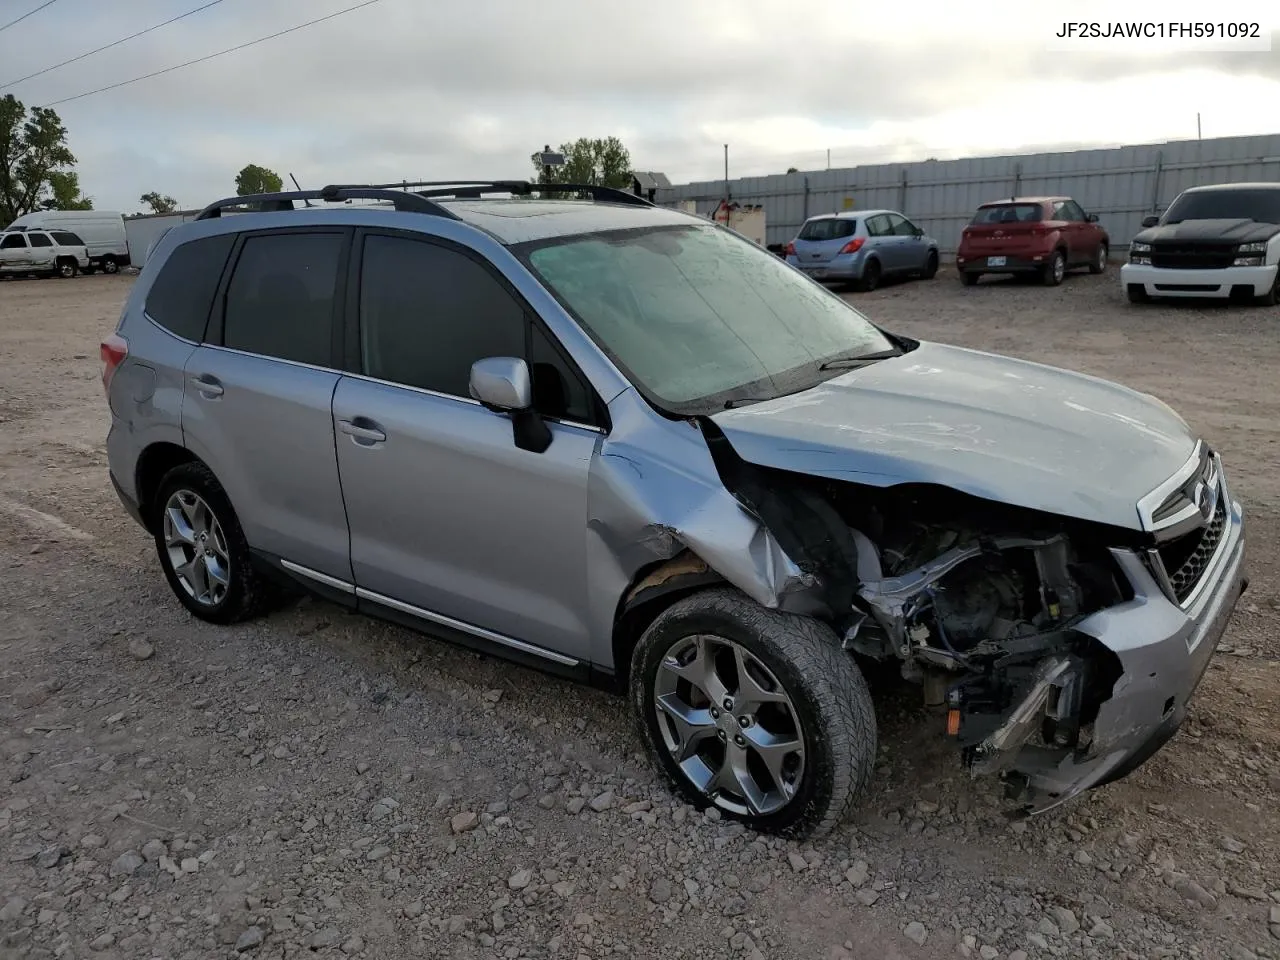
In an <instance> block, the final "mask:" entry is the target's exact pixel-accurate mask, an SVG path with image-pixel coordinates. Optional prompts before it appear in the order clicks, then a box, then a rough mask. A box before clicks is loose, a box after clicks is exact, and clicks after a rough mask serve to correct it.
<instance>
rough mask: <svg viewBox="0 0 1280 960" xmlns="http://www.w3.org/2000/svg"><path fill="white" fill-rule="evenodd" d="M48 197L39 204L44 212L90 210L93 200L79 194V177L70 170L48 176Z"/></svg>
mask: <svg viewBox="0 0 1280 960" xmlns="http://www.w3.org/2000/svg"><path fill="white" fill-rule="evenodd" d="M49 193H50V196H49V197H48V198H47V199H45V200H44V201H42V202H41V206H43V207H44V208H45V209H46V210H92V209H93V198H92V197H86V196H82V195H81V193H80V175H79V174H78V173H75V172H74V171H72V170H63V171H57V172H55V173H51V174H49Z"/></svg>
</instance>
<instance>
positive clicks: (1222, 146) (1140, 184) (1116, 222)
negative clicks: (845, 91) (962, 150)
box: [657, 134, 1280, 253]
mask: <svg viewBox="0 0 1280 960" xmlns="http://www.w3.org/2000/svg"><path fill="white" fill-rule="evenodd" d="M1240 181H1280V134H1270V135H1267V136H1256V137H1222V138H1219V139H1215V140H1181V141H1174V142H1170V143H1164V144H1140V145H1134V146H1126V147H1117V148H1114V149H1104V150H1075V151H1070V152H1061V153H1036V154H1027V155H1025V156H1006V157H971V158H966V159H962V160H923V161H918V162H915V163H905V164H903V163H893V164H877V165H874V166H861V167H843V168H839V169H834V170H811V171H801V172H799V173H790V174H775V175H773V176H767V177H743V178H740V179H737V180H730V181H729V196H730V198H731V199H732V200H735V201H737V202H740V203H751V204H756V203H758V204H763V206H764V208H765V217H766V231H767V239H768V242H769V243H771V244H773V243H786V242H787V241H788V240H791V239H793V238H794V237H795V235H796V232H797V231H798V230H799V229H800V225H801V224H802V223H804V221H805V218H806V217H811V216H814V215H815V214H819V213H836V212H838V211H840V210H845V209H854V210H870V209H873V208H881V207H888V208H889V209H893V210H900V211H901V212H902V213H904V214H905V215H906V216H908V217H910V218H911V219H912V220H914V221H915V222H916V223H918V224H919V225H920V226H921V227H923V228H924V230H925V232H927V233H929V234H930V235H932V236H934V237H936V238H937V239H938V242H939V244H940V245H941V247H942V250H943V252H944V253H954V252H955V250H956V247H957V246H958V245H959V243H960V231H961V230H962V229H963V228H964V225H965V224H966V223H968V222H969V220H970V219H971V218H972V216H973V211H974V208H976V207H977V206H978V204H980V203H985V202H987V201H989V200H999V199H1001V198H1003V197H1010V196H1014V195H1019V196H1035V195H1037V194H1057V195H1064V196H1069V197H1074V198H1075V199H1076V200H1077V201H1078V202H1079V203H1080V205H1081V206H1083V207H1084V208H1085V210H1087V211H1089V212H1090V213H1096V214H1098V217H1099V220H1100V221H1101V223H1102V225H1103V226H1104V227H1106V229H1107V232H1108V233H1109V234H1110V235H1111V241H1112V246H1113V248H1114V249H1123V248H1125V247H1127V246H1128V244H1129V239H1130V238H1131V237H1132V236H1133V235H1134V234H1135V233H1137V232H1138V230H1139V229H1140V228H1141V223H1142V218H1143V217H1144V216H1147V215H1148V214H1151V213H1158V212H1160V211H1161V210H1163V209H1164V208H1165V207H1167V206H1168V205H1169V203H1170V202H1172V200H1173V198H1174V197H1176V196H1177V195H1178V193H1179V192H1180V191H1182V190H1185V189H1186V188H1187V187H1192V186H1197V185H1201V184H1207V183H1231V182H1240ZM724 187H725V184H724V181H723V180H706V181H701V182H698V183H686V184H679V185H676V186H673V187H670V188H668V189H661V190H659V191H658V193H657V200H658V202H659V203H664V204H667V203H673V202H675V201H677V200H694V201H696V203H697V208H698V212H699V213H700V214H704V215H706V216H710V215H711V213H712V212H713V211H714V210H715V208H716V205H717V204H718V203H719V202H720V201H721V200H722V199H724Z"/></svg>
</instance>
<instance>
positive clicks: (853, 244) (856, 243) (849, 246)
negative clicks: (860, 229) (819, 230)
mask: <svg viewBox="0 0 1280 960" xmlns="http://www.w3.org/2000/svg"><path fill="white" fill-rule="evenodd" d="M866 240H867V238H866V237H854V238H853V239H852V240H850V241H849V242H848V243H846V244H845V245H844V246H843V247H841V248H840V252H841V253H857V252H858V251H859V250H861V249H862V245H863V244H864V243H865V242H866Z"/></svg>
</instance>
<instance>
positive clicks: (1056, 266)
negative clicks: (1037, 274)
mask: <svg viewBox="0 0 1280 960" xmlns="http://www.w3.org/2000/svg"><path fill="white" fill-rule="evenodd" d="M1066 275H1067V261H1066V259H1065V258H1064V257H1063V256H1062V254H1060V253H1058V254H1055V255H1054V257H1053V282H1054V283H1061V282H1062V279H1063V277H1065V276H1066Z"/></svg>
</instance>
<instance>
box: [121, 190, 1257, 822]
mask: <svg viewBox="0 0 1280 960" xmlns="http://www.w3.org/2000/svg"><path fill="white" fill-rule="evenodd" d="M408 188H409V189H391V188H388V187H330V188H326V189H325V190H323V191H311V192H298V193H291V194H273V195H267V196H260V197H249V198H231V199H228V200H226V201H221V202H219V203H217V204H214V205H212V206H211V207H209V208H208V209H207V210H205V211H204V212H203V213H202V214H201V215H200V216H199V217H198V218H197V219H196V220H195V221H193V222H191V223H187V224H183V225H181V226H178V227H175V228H174V229H173V230H171V231H170V232H169V233H167V234H166V235H165V236H164V237H163V239H162V240H161V241H160V242H159V243H158V244H157V246H156V248H155V250H154V252H153V254H152V255H151V257H150V259H149V260H148V261H147V263H146V265H145V267H144V268H143V270H142V272H141V275H140V276H139V278H138V280H137V282H136V283H135V284H134V287H133V290H132V292H131V294H130V296H129V299H128V302H127V304H126V305H125V308H124V311H123V314H122V316H121V318H120V322H119V325H118V328H117V330H116V331H115V332H114V333H113V334H111V335H110V336H108V337H107V338H106V339H105V340H104V341H103V344H102V359H103V382H104V385H105V388H106V393H107V397H108V400H109V404H110V408H111V431H110V435H109V437H108V448H109V454H110V474H111V479H112V481H113V483H114V484H115V487H116V490H117V492H118V493H119V496H120V499H121V501H122V502H123V503H124V505H125V506H126V508H127V509H128V510H129V511H130V513H131V514H132V515H133V516H134V517H135V518H136V519H137V520H138V521H139V522H140V523H141V524H142V526H143V527H144V528H145V529H146V530H147V531H148V532H149V534H150V535H151V536H152V537H153V538H154V541H155V545H156V550H157V553H158V556H159V562H160V566H161V569H162V570H163V572H164V575H165V577H166V578H167V579H168V581H169V584H170V586H171V587H172V589H173V592H174V594H175V595H176V597H177V598H178V600H179V601H180V602H181V603H182V604H183V605H184V606H185V607H186V608H187V609H188V610H189V611H191V612H192V613H193V614H195V615H196V616H198V617H200V618H202V619H205V620H208V621H212V622H215V623H230V622H233V621H237V620H241V619H243V618H246V617H249V616H251V615H254V614H257V613H260V612H262V611H264V610H265V609H267V607H268V606H269V605H270V603H271V602H272V600H273V598H274V597H275V596H276V595H277V591H278V589H279V588H280V587H281V586H289V587H293V588H299V587H301V588H304V589H306V590H309V591H311V592H314V593H316V594H319V595H320V596H323V597H327V598H329V599H330V600H332V601H333V602H335V603H339V604H343V605H345V606H348V607H351V608H355V609H358V610H363V611H367V612H368V613H370V614H373V615H376V616H380V617H385V618H388V619H391V620H396V621H399V622H402V623H406V624H409V625H412V626H414V627H418V628H421V629H423V630H425V631H428V632H430V633H433V634H436V635H439V636H442V637H445V638H448V639H452V640H455V641H458V642H461V643H464V644H468V645H471V646H473V647H476V648H479V649H482V650H485V651H490V652H498V653H501V654H503V655H505V656H508V657H511V658H512V659H515V660H518V661H521V662H523V663H526V664H530V665H534V666H537V667H541V668H545V669H548V670H552V671H557V672H559V673H562V674H565V675H568V676H572V677H577V678H580V679H583V680H590V681H594V682H598V683H601V684H605V685H608V686H611V687H613V688H616V689H618V690H619V691H622V692H625V693H626V694H627V696H628V698H629V699H630V701H631V704H632V706H633V707H634V710H635V715H636V717H637V719H638V721H639V730H640V735H641V736H642V737H643V739H644V740H645V742H646V743H647V745H648V748H649V750H650V752H651V755H652V756H653V758H654V761H655V763H656V764H657V765H658V766H660V767H661V768H662V769H663V770H664V771H665V772H666V773H667V774H668V775H669V777H670V778H671V780H672V782H673V783H674V784H675V785H676V787H677V788H678V789H679V790H680V791H682V793H683V794H684V795H685V796H686V797H687V798H688V799H689V800H690V801H692V802H693V803H695V804H699V805H703V806H708V805H715V806H716V807H718V808H719V809H720V810H722V811H723V812H724V813H725V814H726V815H727V816H730V817H734V818H738V819H740V820H743V821H745V822H746V823H748V824H749V825H751V826H752V827H754V828H756V829H759V830H763V831H777V832H784V833H790V834H793V835H804V834H813V833H820V832H822V831H824V830H827V829H829V828H830V827H832V826H833V825H834V824H835V823H836V822H837V821H838V820H839V819H840V818H841V816H842V815H843V814H844V813H845V811H846V810H848V809H849V807H850V805H851V804H852V803H853V802H854V801H855V799H856V798H857V796H858V795H859V793H860V792H861V790H862V788H863V787H865V786H866V785H867V783H868V782H869V780H870V779H871V776H872V772H873V768H874V766H875V760H876V721H875V714H874V709H873V703H872V699H871V696H870V693H869V691H868V687H867V683H866V681H865V680H864V677H863V672H862V666H863V665H865V664H867V663H869V662H873V661H882V662H886V663H892V664H895V665H896V666H897V667H898V669H899V670H900V671H901V672H902V674H903V675H904V676H905V677H907V678H909V679H911V680H914V681H916V682H918V683H919V684H920V685H921V688H922V691H923V697H924V700H925V702H926V703H929V704H933V705H935V706H936V707H937V708H938V709H939V717H938V723H939V733H940V734H943V735H945V736H947V737H949V738H950V739H951V741H952V742H953V743H954V744H955V746H956V748H957V750H958V751H959V753H960V755H961V757H962V758H963V759H964V762H965V763H967V764H968V765H969V766H970V767H971V768H972V769H973V770H974V771H975V772H991V773H995V774H999V775H1001V776H1003V777H1004V778H1005V779H1006V780H1008V781H1009V783H1010V785H1011V787H1012V788H1013V793H1014V795H1015V796H1018V797H1020V798H1021V799H1022V801H1023V803H1024V805H1025V806H1026V808H1027V809H1030V810H1042V809H1046V808H1048V807H1051V806H1053V805H1055V804H1057V803H1061V802H1063V801H1065V800H1067V799H1068V798H1070V797H1072V796H1074V795H1076V794H1078V793H1080V792H1081V791H1083V790H1086V789H1088V788H1090V787H1094V786H1097V785H1099V784H1101V783H1106V782H1108V781H1109V780H1114V779H1115V778H1117V777H1120V776H1123V775H1124V774H1125V773H1127V772H1128V771H1129V770H1131V769H1133V768H1135V767H1136V766H1137V765H1139V764H1140V763H1142V762H1143V761H1144V760H1145V759H1146V758H1147V757H1148V756H1150V755H1151V753H1153V752H1154V751H1155V750H1156V749H1157V748H1158V747H1159V746H1160V745H1161V744H1162V743H1164V742H1165V741H1166V740H1167V739H1168V738H1169V737H1170V736H1172V734H1173V733H1174V731H1175V730H1176V729H1177V727H1178V725H1179V724H1180V723H1181V721H1182V718H1183V717H1184V716H1185V713H1186V705H1187V701H1188V699H1189V697H1190V696H1191V695H1192V692H1193V691H1194V689H1195V688H1196V686H1197V684H1198V682H1199V680H1200V676H1201V674H1202V672H1203V670H1204V668H1205V665H1206V664H1207V662H1208V658H1209V656H1210V654H1211V653H1212V651H1213V649H1214V647H1215V645H1216V644H1217V642H1218V638H1219V637H1220V635H1221V634H1222V631H1223V629H1224V626H1225V623H1226V620H1227V617H1228V616H1229V615H1230V613H1231V610H1232V608H1233V606H1234V605H1235V603H1236V600H1237V597H1238V596H1239V594H1240V592H1241V590H1242V589H1243V588H1244V584H1245V578H1244V572H1243V555H1244V519H1243V513H1242V510H1241V507H1240V504H1239V503H1238V502H1237V501H1236V500H1235V499H1233V498H1232V496H1231V494H1230V491H1229V487H1228V483H1227V479H1226V474H1225V472H1224V469H1223V465H1222V462H1221V459H1220V458H1219V457H1218V456H1217V454H1216V453H1215V452H1214V451H1213V450H1212V449H1210V448H1209V447H1208V446H1207V445H1206V444H1205V443H1204V442H1202V441H1201V440H1200V439H1198V438H1197V437H1196V436H1195V435H1193V434H1192V433H1191V432H1190V430H1189V429H1188V427H1187V425H1186V424H1185V423H1184V422H1183V421H1182V419H1180V418H1179V417H1178V416H1177V414H1176V413H1174V412H1173V411H1172V410H1171V409H1170V408H1169V407H1167V406H1166V405H1165V404H1163V403H1162V402H1160V401H1159V400H1156V399H1155V398H1153V397H1150V396H1147V395H1145V394H1140V393H1137V392H1134V391H1132V390H1128V389H1126V388H1124V387H1120V386H1116V385H1114V384H1109V383H1105V382H1103V381H1100V380H1097V379H1094V378H1091V377H1084V376H1079V375H1076V374H1072V373H1069V372H1066V371H1063V370H1057V369H1053V368H1049V367H1044V366H1040V365H1037V364H1032V363H1027V362H1024V361H1018V360H1010V359H1005V358H1001V357H996V356H992V355H990V354H984V353H977V352H973V351H969V350H961V349H957V348H953V347H948V346H943V345H941V344H934V343H923V342H920V341H917V340H914V339H911V338H909V337H906V336H902V335H899V334H895V333H892V332H890V331H887V330H884V329H881V328H880V327H878V326H876V325H875V324H874V323H872V322H871V321H870V320H868V319H867V318H866V317H864V316H863V315H862V314H861V313H859V312H858V311H857V310H855V309H854V308H853V307H851V306H850V305H849V304H848V303H846V302H845V301H843V300H842V299H840V298H839V297H837V296H835V295H834V294H832V293H830V292H828V291H826V290H824V289H822V288H821V287H820V286H818V285H817V284H814V283H811V282H809V281H808V280H806V279H805V278H804V277H803V276H802V275H801V274H800V273H799V272H798V271H796V270H794V269H792V268H790V267H788V266H786V265H785V264H783V263H782V262H780V261H779V260H778V258H777V257H774V256H772V255H771V254H769V253H767V252H766V251H765V250H764V249H762V248H760V247H758V246H757V245H755V244H752V243H750V242H748V241H746V240H744V239H742V238H741V237H739V236H737V235H736V234H734V233H732V232H730V231H728V230H726V229H724V228H722V227H720V226H717V225H714V224H710V223H707V222H706V221H705V220H703V219H701V218H698V217H694V216H690V215H686V214H683V213H678V212H675V211H669V210H663V209H659V208H657V207H655V206H653V205H651V204H649V203H647V202H645V201H643V200H640V199H639V198H636V197H633V196H630V195H628V194H625V193H620V192H617V191H610V190H607V189H604V188H599V187H590V186H584V187H557V188H556V189H557V190H558V191H565V190H567V191H569V192H570V194H571V198H569V199H554V198H549V197H548V196H547V192H546V190H545V188H538V187H533V186H530V185H529V184H527V183H519V182H504V183H493V184H469V185H466V186H459V185H456V184H455V185H441V184H418V185H408ZM418 188H421V189H418ZM540 191H541V192H540ZM534 194H539V195H540V196H541V199H534V198H533V195H534ZM348 201H350V202H348ZM302 202H309V203H310V205H309V206H308V207H306V208H302V207H298V206H297V205H298V204H299V203H302ZM295 207H297V208H296V209H295ZM237 210H238V211H242V212H240V213H238V215H236V216H224V215H223V214H225V213H228V212H231V211H237ZM244 211H247V212H244Z"/></svg>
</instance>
